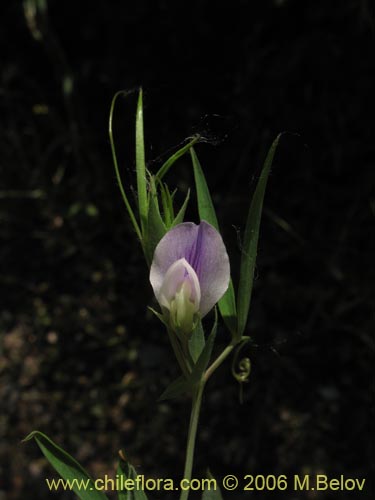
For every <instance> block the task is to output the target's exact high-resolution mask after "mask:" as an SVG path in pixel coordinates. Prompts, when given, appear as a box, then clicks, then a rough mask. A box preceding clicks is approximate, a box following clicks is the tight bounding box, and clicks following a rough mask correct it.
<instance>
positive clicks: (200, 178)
mask: <svg viewBox="0 0 375 500" xmlns="http://www.w3.org/2000/svg"><path fill="white" fill-rule="evenodd" d="M190 154H191V159H192V162H193V169H194V180H195V187H196V191H197V201H198V212H199V217H200V218H201V220H205V221H207V222H208V223H209V224H211V225H212V226H213V227H214V228H215V229H217V230H218V231H220V229H219V224H218V221H217V217H216V212H215V208H214V204H213V202H212V198H211V194H210V191H209V189H208V186H207V182H206V179H205V176H204V173H203V170H202V167H201V165H200V163H199V160H198V157H197V155H196V153H195V151H194V148H191V150H190ZM219 310H220V314H221V316H222V317H223V320H224V322H225V324H226V325H227V327H228V328H229V330H230V331H231V332H232V333H234V332H235V331H236V299H235V295H234V288H233V283H232V280H230V283H229V287H228V290H227V291H226V292H225V294H224V296H223V297H222V298H221V299H220V301H219Z"/></svg>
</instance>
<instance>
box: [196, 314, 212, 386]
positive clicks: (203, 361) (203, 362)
mask: <svg viewBox="0 0 375 500" xmlns="http://www.w3.org/2000/svg"><path fill="white" fill-rule="evenodd" d="M217 320H218V317H217V311H216V308H215V321H214V324H213V326H212V329H211V333H210V335H209V336H208V339H207V341H206V343H205V345H204V348H203V350H202V352H201V354H200V356H199V358H198V359H197V362H196V364H195V366H194V368H193V371H192V373H191V377H190V383H191V384H192V385H195V384H197V383H198V382H199V381H200V380H201V378H202V376H203V374H204V372H205V371H206V369H207V367H208V363H209V362H210V359H211V354H212V349H213V347H214V344H215V339H216V332H217Z"/></svg>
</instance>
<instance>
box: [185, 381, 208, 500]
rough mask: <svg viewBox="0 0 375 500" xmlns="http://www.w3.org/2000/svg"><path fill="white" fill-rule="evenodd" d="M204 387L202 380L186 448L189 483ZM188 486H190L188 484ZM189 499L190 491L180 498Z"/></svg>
mask: <svg viewBox="0 0 375 500" xmlns="http://www.w3.org/2000/svg"><path fill="white" fill-rule="evenodd" d="M204 386H205V381H204V380H202V381H201V382H200V383H199V385H198V387H197V391H196V393H195V394H194V396H193V403H192V408H191V415H190V424H189V433H188V440H187V448H186V459H185V469H184V479H186V480H187V481H189V482H190V481H191V474H192V471H193V460H194V449H195V441H196V437H197V429H198V421H199V413H200V409H201V404H202V396H203V391H204ZM186 486H188V484H186ZM188 497H189V490H188V489H187V490H183V491H182V493H181V496H180V500H187V499H188Z"/></svg>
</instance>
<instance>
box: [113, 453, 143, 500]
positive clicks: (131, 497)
mask: <svg viewBox="0 0 375 500" xmlns="http://www.w3.org/2000/svg"><path fill="white" fill-rule="evenodd" d="M117 475H118V476H119V478H120V480H121V478H123V482H124V484H125V482H126V481H127V480H131V481H130V482H131V485H132V484H134V483H133V481H134V482H135V479H136V477H137V476H138V474H137V472H136V470H135V469H134V467H133V466H132V465H131V464H129V462H127V461H125V460H122V459H120V461H119V463H118V466H117ZM118 500H147V496H146V494H145V492H144V491H143V490H141V489H137V488H134V489H125V488H124V489H123V490H122V491H119V492H118Z"/></svg>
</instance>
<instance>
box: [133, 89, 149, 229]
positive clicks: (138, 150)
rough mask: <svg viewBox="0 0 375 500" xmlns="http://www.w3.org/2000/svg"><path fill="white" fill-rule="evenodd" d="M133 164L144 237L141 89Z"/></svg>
mask: <svg viewBox="0 0 375 500" xmlns="http://www.w3.org/2000/svg"><path fill="white" fill-rule="evenodd" d="M135 163H136V170H137V195H138V207H139V217H140V219H141V228H142V233H143V236H144V231H145V228H146V224H147V211H148V209H147V179H146V162H145V145H144V137H143V99H142V89H140V91H139V96H138V104H137V116H136V126H135Z"/></svg>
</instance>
